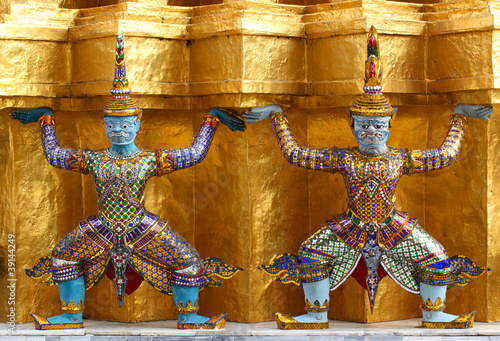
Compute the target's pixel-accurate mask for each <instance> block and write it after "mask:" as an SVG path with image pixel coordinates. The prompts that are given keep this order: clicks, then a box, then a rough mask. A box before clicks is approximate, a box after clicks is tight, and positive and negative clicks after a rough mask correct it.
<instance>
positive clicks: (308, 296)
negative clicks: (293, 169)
mask: <svg viewBox="0 0 500 341" xmlns="http://www.w3.org/2000/svg"><path fill="white" fill-rule="evenodd" d="M299 255H300V257H299V259H298V260H299V262H298V264H297V265H296V266H295V267H296V271H297V280H298V282H299V283H300V284H301V285H302V287H303V289H304V296H305V303H306V311H307V313H306V314H304V315H300V316H295V317H291V316H287V315H283V314H281V313H275V317H276V323H277V325H278V328H280V329H323V328H328V310H329V308H330V304H329V300H330V290H334V289H335V288H337V287H338V286H339V285H340V284H341V283H342V282H343V281H344V280H345V279H346V278H347V277H348V276H349V274H350V273H351V272H352V270H353V269H354V267H355V266H356V260H357V259H359V258H358V255H357V252H356V251H355V250H353V249H351V248H350V247H349V246H347V245H346V244H345V243H344V242H343V241H342V240H341V239H339V238H338V237H337V236H336V235H335V233H333V231H332V229H331V228H330V227H329V226H325V227H323V228H322V229H320V230H319V231H318V232H316V233H315V234H313V235H312V236H311V237H309V238H308V239H307V240H306V241H305V242H304V243H303V244H302V245H301V247H300V249H299ZM261 268H263V267H261ZM264 269H265V270H266V267H264ZM267 270H269V267H267ZM266 272H268V273H270V272H269V271H266Z"/></svg>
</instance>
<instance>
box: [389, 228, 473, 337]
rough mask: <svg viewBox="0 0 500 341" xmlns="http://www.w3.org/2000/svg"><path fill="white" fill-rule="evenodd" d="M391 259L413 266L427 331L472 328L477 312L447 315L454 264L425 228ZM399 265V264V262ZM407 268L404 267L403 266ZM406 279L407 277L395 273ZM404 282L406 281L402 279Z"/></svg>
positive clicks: (391, 253)
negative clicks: (449, 285)
mask: <svg viewBox="0 0 500 341" xmlns="http://www.w3.org/2000/svg"><path fill="white" fill-rule="evenodd" d="M387 257H390V258H392V262H394V260H399V262H401V261H402V262H406V263H407V264H411V267H412V269H413V270H412V273H411V274H409V275H410V276H412V277H413V278H412V280H413V281H416V282H417V283H415V284H416V285H417V288H418V290H419V291H420V296H421V297H422V301H423V302H422V315H423V326H424V327H427V328H469V327H470V326H472V323H473V320H474V315H475V312H471V313H469V314H464V315H460V316H457V315H451V314H446V313H444V312H443V310H444V302H445V299H446V290H447V286H448V284H450V283H452V270H453V268H452V264H451V262H450V259H449V257H448V254H447V252H446V250H445V249H444V247H443V246H442V245H441V244H440V243H439V242H438V241H437V240H436V239H434V238H433V237H432V236H431V235H429V234H428V233H427V232H426V231H425V230H424V229H423V228H422V227H421V226H419V225H416V226H415V228H414V229H413V231H412V232H411V233H410V234H409V235H408V236H407V238H405V239H404V240H403V241H402V242H401V243H399V244H398V245H396V246H395V247H394V248H393V249H391V250H389V251H388V252H387ZM396 262H397V261H396ZM399 268H403V267H399ZM392 274H393V276H395V277H398V276H400V278H404V277H405V276H407V275H404V274H403V275H401V274H396V273H394V272H393V273H392ZM401 282H404V279H403V280H401Z"/></svg>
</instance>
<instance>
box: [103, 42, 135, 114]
mask: <svg viewBox="0 0 500 341" xmlns="http://www.w3.org/2000/svg"><path fill="white" fill-rule="evenodd" d="M124 48H125V40H124V38H123V35H121V34H120V35H119V36H118V37H117V38H116V63H115V79H114V80H113V88H112V89H111V90H110V91H111V94H112V95H113V98H112V99H111V100H110V101H109V103H108V105H106V107H105V108H104V115H106V116H136V115H139V114H140V113H141V112H142V110H141V109H140V108H139V106H138V105H137V103H136V102H135V101H134V100H133V99H131V98H130V93H131V92H132V90H130V88H129V87H128V78H127V72H126V70H125V52H124Z"/></svg>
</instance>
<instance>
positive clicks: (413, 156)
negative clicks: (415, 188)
mask: <svg viewBox="0 0 500 341" xmlns="http://www.w3.org/2000/svg"><path fill="white" fill-rule="evenodd" d="M492 111H493V109H492V108H491V107H484V106H471V105H458V106H457V107H456V108H455V112H454V114H453V116H452V118H451V121H450V128H449V130H448V134H447V135H446V137H445V139H444V142H443V143H442V144H441V146H440V147H439V148H435V149H423V150H413V151H412V150H408V174H413V173H420V172H427V171H432V170H437V169H441V168H444V167H448V166H449V165H451V164H452V163H453V162H454V161H455V159H456V158H457V155H458V152H459V150H460V147H461V146H462V141H463V139H464V133H465V126H466V125H467V118H468V117H477V118H481V119H485V120H487V119H488V118H489V115H490V114H491V112H492Z"/></svg>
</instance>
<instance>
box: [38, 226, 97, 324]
mask: <svg viewBox="0 0 500 341" xmlns="http://www.w3.org/2000/svg"><path fill="white" fill-rule="evenodd" d="M98 251H99V249H98V247H97V246H95V245H93V243H92V241H91V240H90V239H88V238H86V237H85V236H84V235H83V234H82V233H81V231H80V229H79V228H76V229H74V230H73V231H72V232H71V233H70V234H69V235H67V236H66V237H64V238H63V239H61V240H60V241H59V242H58V244H57V246H56V247H55V248H54V250H53V252H52V260H51V265H50V268H51V272H52V279H53V281H54V282H56V283H57V286H58V289H59V296H60V300H61V307H62V310H63V313H62V315H58V316H53V317H48V318H47V317H43V316H40V315H37V314H31V316H32V317H33V320H34V322H35V327H36V328H37V329H70V328H83V321H82V312H83V309H84V302H85V281H84V277H83V268H82V265H81V262H82V261H83V260H84V258H83V257H84V254H85V253H87V254H89V253H90V254H94V253H97V252H98ZM70 259H71V260H70Z"/></svg>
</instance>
